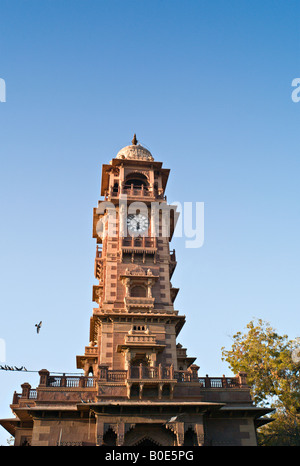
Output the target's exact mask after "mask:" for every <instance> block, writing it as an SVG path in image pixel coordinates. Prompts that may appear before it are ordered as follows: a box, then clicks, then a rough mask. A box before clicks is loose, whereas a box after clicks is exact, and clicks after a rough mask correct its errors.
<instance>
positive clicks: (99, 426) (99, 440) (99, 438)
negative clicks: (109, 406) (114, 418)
mask: <svg viewBox="0 0 300 466" xmlns="http://www.w3.org/2000/svg"><path fill="white" fill-rule="evenodd" d="M96 418H97V419H96V445H97V447H100V446H101V445H103V435H104V422H102V421H100V419H99V417H98V416H96Z"/></svg>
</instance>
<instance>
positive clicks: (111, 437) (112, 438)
mask: <svg viewBox="0 0 300 466" xmlns="http://www.w3.org/2000/svg"><path fill="white" fill-rule="evenodd" d="M116 443H117V435H116V434H115V432H114V431H113V430H112V428H111V427H110V428H109V429H108V431H107V432H106V433H105V434H104V436H103V445H107V446H115V445H116Z"/></svg>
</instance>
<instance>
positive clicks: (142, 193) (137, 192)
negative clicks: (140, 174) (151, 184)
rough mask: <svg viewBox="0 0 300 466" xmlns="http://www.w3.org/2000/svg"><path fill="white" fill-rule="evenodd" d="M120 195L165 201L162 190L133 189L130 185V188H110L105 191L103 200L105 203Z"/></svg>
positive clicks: (142, 187) (165, 197)
mask: <svg viewBox="0 0 300 466" xmlns="http://www.w3.org/2000/svg"><path fill="white" fill-rule="evenodd" d="M121 194H126V195H127V196H128V197H155V198H157V199H163V200H166V199H167V196H165V195H164V193H163V191H162V190H157V189H152V188H145V187H144V186H141V187H137V186H135V187H134V185H132V186H131V187H129V186H128V187H123V188H120V187H119V188H118V189H116V188H111V189H110V190H107V191H105V193H104V200H105V201H107V200H108V199H109V198H112V197H113V198H114V197H119V196H120V195H121Z"/></svg>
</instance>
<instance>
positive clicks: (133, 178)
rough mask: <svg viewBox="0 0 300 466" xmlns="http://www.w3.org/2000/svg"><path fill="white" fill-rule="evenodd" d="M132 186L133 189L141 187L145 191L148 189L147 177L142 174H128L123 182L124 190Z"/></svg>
mask: <svg viewBox="0 0 300 466" xmlns="http://www.w3.org/2000/svg"><path fill="white" fill-rule="evenodd" d="M132 185H133V188H142V186H143V188H144V190H146V189H147V188H148V180H147V177H146V176H145V175H143V174H142V173H130V174H129V175H127V177H126V180H125V189H131V186H132Z"/></svg>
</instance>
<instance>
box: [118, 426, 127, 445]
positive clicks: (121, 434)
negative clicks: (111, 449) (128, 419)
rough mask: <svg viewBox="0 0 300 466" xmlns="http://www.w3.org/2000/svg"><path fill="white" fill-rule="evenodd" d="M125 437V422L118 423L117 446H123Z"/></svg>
mask: <svg viewBox="0 0 300 466" xmlns="http://www.w3.org/2000/svg"><path fill="white" fill-rule="evenodd" d="M124 438H125V424H124V422H120V423H119V424H118V425H117V443H116V445H117V447H121V446H122V445H123V444H124Z"/></svg>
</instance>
